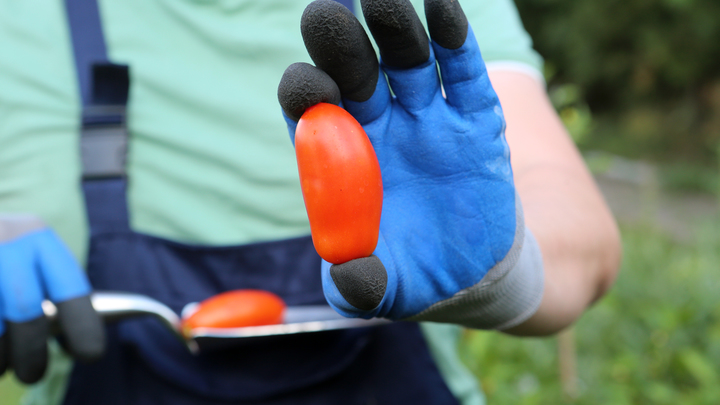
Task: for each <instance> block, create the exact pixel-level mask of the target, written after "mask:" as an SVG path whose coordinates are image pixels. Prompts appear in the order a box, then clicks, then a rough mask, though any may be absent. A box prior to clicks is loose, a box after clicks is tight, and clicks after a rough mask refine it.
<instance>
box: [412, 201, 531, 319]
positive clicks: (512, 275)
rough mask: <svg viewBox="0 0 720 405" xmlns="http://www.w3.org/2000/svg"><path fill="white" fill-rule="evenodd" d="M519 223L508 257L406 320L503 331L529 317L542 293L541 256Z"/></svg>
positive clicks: (529, 235) (526, 230) (520, 216)
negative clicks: (475, 280) (458, 290)
mask: <svg viewBox="0 0 720 405" xmlns="http://www.w3.org/2000/svg"><path fill="white" fill-rule="evenodd" d="M518 208H519V207H518ZM522 220H523V218H522V209H521V208H519V210H518V221H522ZM518 225H519V226H518V232H517V233H516V240H515V244H514V245H513V246H512V248H511V249H510V252H509V253H508V255H507V257H506V258H505V259H504V260H503V261H501V262H500V263H498V264H497V265H495V267H493V268H492V269H490V271H488V273H487V274H486V275H485V277H483V279H482V280H481V281H480V282H479V283H477V284H475V285H473V286H471V287H468V288H466V289H464V290H462V291H460V292H458V293H457V294H455V295H453V296H452V297H450V298H448V299H446V300H443V301H440V302H438V303H435V304H434V305H432V306H431V307H429V308H428V309H426V310H424V311H422V312H420V313H419V314H417V315H415V316H413V317H411V318H408V319H407V320H411V321H431V322H443V323H455V324H459V325H463V326H466V327H469V328H474V329H498V330H504V329H509V328H512V327H513V326H516V325H519V324H521V323H522V322H524V321H525V320H527V319H528V318H530V317H531V316H532V315H533V314H534V313H535V311H537V309H538V307H539V306H540V301H541V300H542V295H543V288H544V278H543V276H544V274H543V263H542V255H541V252H540V247H539V246H538V244H537V241H536V240H535V237H534V236H533V235H532V233H531V232H530V230H528V229H525V228H524V226H523V225H522V222H520V223H519V224H518Z"/></svg>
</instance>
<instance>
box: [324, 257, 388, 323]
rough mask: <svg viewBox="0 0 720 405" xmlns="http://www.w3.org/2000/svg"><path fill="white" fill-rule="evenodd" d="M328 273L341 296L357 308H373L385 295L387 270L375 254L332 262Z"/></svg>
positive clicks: (366, 309) (364, 309) (368, 309)
mask: <svg viewBox="0 0 720 405" xmlns="http://www.w3.org/2000/svg"><path fill="white" fill-rule="evenodd" d="M330 275H331V276H332V279H333V281H334V282H335V285H336V286H337V288H338V290H339V291H340V294H342V296H343V298H345V300H347V302H348V303H349V304H350V305H352V306H354V307H355V308H357V309H361V310H363V311H370V310H372V309H375V308H377V306H378V305H380V302H381V301H382V299H383V297H384V296H385V289H386V288H387V271H386V270H385V266H383V264H382V262H381V261H380V259H379V258H378V257H377V256H375V255H371V256H369V257H363V258H360V259H355V260H351V261H349V262H346V263H342V264H333V265H332V266H331V267H330Z"/></svg>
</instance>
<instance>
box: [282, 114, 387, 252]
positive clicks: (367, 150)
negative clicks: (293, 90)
mask: <svg viewBox="0 0 720 405" xmlns="http://www.w3.org/2000/svg"><path fill="white" fill-rule="evenodd" d="M295 155H296V157H297V162H298V171H299V173H300V183H301V186H302V193H303V198H304V200H305V209H306V210H307V213H308V218H309V219H310V231H311V233H312V239H313V244H314V245H315V249H316V250H317V252H318V254H320V256H321V257H322V258H323V259H325V260H327V261H328V262H330V263H335V264H339V263H345V262H347V261H350V260H353V259H358V258H361V257H367V256H370V255H371V254H372V252H373V251H374V250H375V246H376V245H377V241H378V233H379V230H380V213H381V211H382V200H383V188H382V177H381V175H380V165H379V164H378V160H377V156H375V150H374V149H373V147H372V144H371V143H370V140H369V139H368V137H367V135H366V134H365V131H364V130H363V128H362V126H361V125H360V124H359V123H358V122H357V121H356V120H355V118H353V116H352V115H350V113H348V112H347V111H345V110H344V109H342V108H340V107H338V106H336V105H333V104H327V103H320V104H317V105H314V106H312V107H310V108H308V109H307V110H306V111H305V113H304V114H303V116H302V117H301V118H300V121H299V122H298V125H297V129H296V131H295Z"/></svg>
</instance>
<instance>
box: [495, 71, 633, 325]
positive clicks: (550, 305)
mask: <svg viewBox="0 0 720 405" xmlns="http://www.w3.org/2000/svg"><path fill="white" fill-rule="evenodd" d="M490 78H491V80H492V82H493V86H494V87H495V90H496V91H497V93H498V95H499V97H500V100H501V102H502V105H503V111H504V113H505V118H506V121H507V130H506V137H507V141H508V144H509V145H510V150H511V155H512V165H513V172H514V176H515V184H516V187H517V190H518V193H519V194H520V198H521V199H522V203H523V210H524V214H525V221H526V226H527V227H528V228H529V229H530V230H531V231H532V232H533V234H534V235H535V237H536V239H537V241H538V244H539V245H540V249H541V251H542V255H543V264H544V268H545V291H544V294H543V299H542V302H541V304H540V308H539V309H538V311H537V312H536V313H535V315H533V316H532V317H531V318H530V319H528V320H527V321H525V322H524V323H522V324H521V325H518V326H517V327H514V328H512V329H510V330H507V331H506V332H507V333H510V334H517V335H546V334H551V333H554V332H557V331H559V330H561V329H562V328H564V327H566V326H567V325H569V324H571V323H572V322H573V321H575V320H576V319H577V318H578V317H579V316H580V315H581V314H582V313H583V311H584V310H585V309H586V308H587V307H588V306H589V305H590V304H591V303H592V302H594V301H595V300H596V299H598V298H599V297H600V296H602V295H603V293H604V292H605V291H606V290H607V288H608V287H609V286H610V285H611V284H612V281H613V280H614V278H615V275H616V272H617V269H618V267H619V261H620V250H621V249H620V241H619V235H618V231H617V226H616V224H615V221H614V219H613V218H612V215H611V214H610V211H609V210H608V208H607V205H606V204H605V201H604V200H603V197H602V195H601V194H600V192H599V190H598V189H597V187H596V185H595V183H594V181H593V179H592V176H591V175H590V173H589V172H588V170H587V168H586V167H585V164H584V162H583V160H582V158H581V156H580V154H579V152H578V151H577V149H576V148H575V146H574V145H573V143H572V141H571V140H570V138H569V136H568V135H567V133H566V131H565V128H564V127H563V125H562V123H561V122H560V120H559V118H558V117H557V115H556V113H555V111H554V110H553V108H552V106H551V105H550V103H549V100H548V99H547V96H546V94H545V90H544V88H543V87H542V85H541V84H540V83H537V81H536V80H535V79H533V78H531V77H530V76H527V75H524V74H522V73H515V72H491V74H490Z"/></svg>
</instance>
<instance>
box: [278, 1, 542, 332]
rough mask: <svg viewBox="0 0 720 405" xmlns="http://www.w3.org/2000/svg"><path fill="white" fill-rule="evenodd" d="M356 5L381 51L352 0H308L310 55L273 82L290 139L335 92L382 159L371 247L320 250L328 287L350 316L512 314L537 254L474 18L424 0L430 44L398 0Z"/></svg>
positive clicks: (535, 291) (463, 319)
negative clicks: (332, 258) (349, 251)
mask: <svg viewBox="0 0 720 405" xmlns="http://www.w3.org/2000/svg"><path fill="white" fill-rule="evenodd" d="M362 7H363V13H364V15H365V19H366V21H367V24H368V27H369V28H370V30H371V32H372V33H373V36H374V38H375V41H376V43H377V44H378V47H379V49H380V54H381V58H382V63H381V64H380V65H378V62H377V59H376V56H375V53H374V51H373V49H372V46H371V44H370V41H369V39H368V37H367V35H366V34H365V32H364V30H363V28H362V26H361V25H360V24H359V23H358V22H357V20H355V18H354V17H353V16H352V14H351V13H350V12H349V10H347V9H346V8H344V7H342V6H340V5H339V4H337V3H335V2H334V1H331V0H318V1H315V2H313V3H312V4H311V5H310V6H308V8H307V9H306V11H305V13H304V14H303V20H302V25H301V27H302V32H303V38H304V40H305V45H306V47H307V49H308V52H309V54H310V56H311V57H312V59H313V61H314V62H315V63H316V64H317V65H318V67H317V68H316V67H314V66H311V65H308V64H295V65H292V66H291V67H290V68H288V70H287V71H286V73H285V75H284V76H283V79H282V81H281V84H280V88H279V91H278V95H279V99H280V103H281V105H282V107H283V111H284V113H285V116H286V120H287V122H288V127H289V128H290V133H291V137H293V139H294V128H295V125H296V120H297V119H298V118H299V117H300V116H301V115H302V112H304V110H305V109H306V108H308V107H309V106H311V105H314V104H316V103H318V102H334V103H336V104H337V103H338V101H339V100H341V104H342V105H343V106H344V108H345V109H346V110H347V111H348V112H350V113H351V114H352V115H353V116H354V117H355V118H356V119H357V120H358V122H360V124H361V125H363V127H364V128H365V131H366V133H367V134H368V137H369V138H370V140H371V142H372V144H373V146H374V148H375V152H376V154H377V157H378V161H379V163H380V167H381V171H382V179H383V187H384V200H383V211H382V219H381V223H380V238H379V242H378V245H377V248H376V251H375V256H371V257H369V258H361V259H356V260H352V261H350V262H347V263H343V264H340V265H330V264H329V263H326V262H325V263H324V264H323V268H322V276H323V288H324V291H325V296H326V298H327V300H328V302H329V303H330V305H331V306H333V307H334V308H335V309H336V310H337V311H338V312H340V313H341V314H343V315H345V316H348V317H364V318H369V317H386V318H390V319H395V320H402V319H404V320H430V321H438V322H453V323H458V324H463V325H466V326H470V327H477V328H508V327H511V326H514V325H517V324H518V323H520V322H522V321H523V320H525V319H527V318H528V317H529V316H530V315H532V313H534V311H535V310H536V309H537V306H538V305H539V302H540V298H541V296H542V264H541V259H540V254H539V249H538V248H537V244H536V242H535V240H534V239H533V238H532V235H530V234H529V232H527V231H526V229H525V227H524V223H523V217H522V208H521V204H520V201H519V198H518V197H517V194H516V192H515V187H514V184H513V178H512V169H511V167H510V152H509V149H508V146H507V143H506V141H505V137H504V129H505V121H504V118H503V114H502V109H501V107H500V103H499V100H498V97H497V95H496V94H495V92H494V90H493V89H492V86H491V84H490V81H489V79H488V76H487V71H486V69H485V65H484V62H483V60H482V58H481V56H480V50H479V49H478V45H477V43H476V41H475V37H474V35H473V33H472V29H471V28H470V27H469V25H468V23H467V19H466V18H465V15H464V13H463V11H462V9H461V8H460V6H459V4H458V3H457V1H452V0H426V3H425V10H426V16H427V21H428V28H429V31H430V34H431V37H432V43H431V44H429V43H428V37H427V35H426V34H425V30H424V28H423V26H422V24H421V23H420V20H419V18H418V17H417V14H416V13H415V11H414V9H413V8H412V5H410V3H409V2H408V1H406V0H391V1H388V0H373V1H370V0H368V1H363V2H362ZM430 45H431V46H430ZM436 62H437V65H439V68H440V75H441V76H442V86H441V80H440V77H439V76H438V71H437V65H436ZM380 68H381V69H382V70H380ZM385 75H387V81H386V80H385ZM388 82H389V87H388ZM390 88H391V89H392V93H394V95H392V94H391V91H390ZM443 88H444V91H445V95H446V97H444V95H443ZM378 259H379V260H378Z"/></svg>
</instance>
